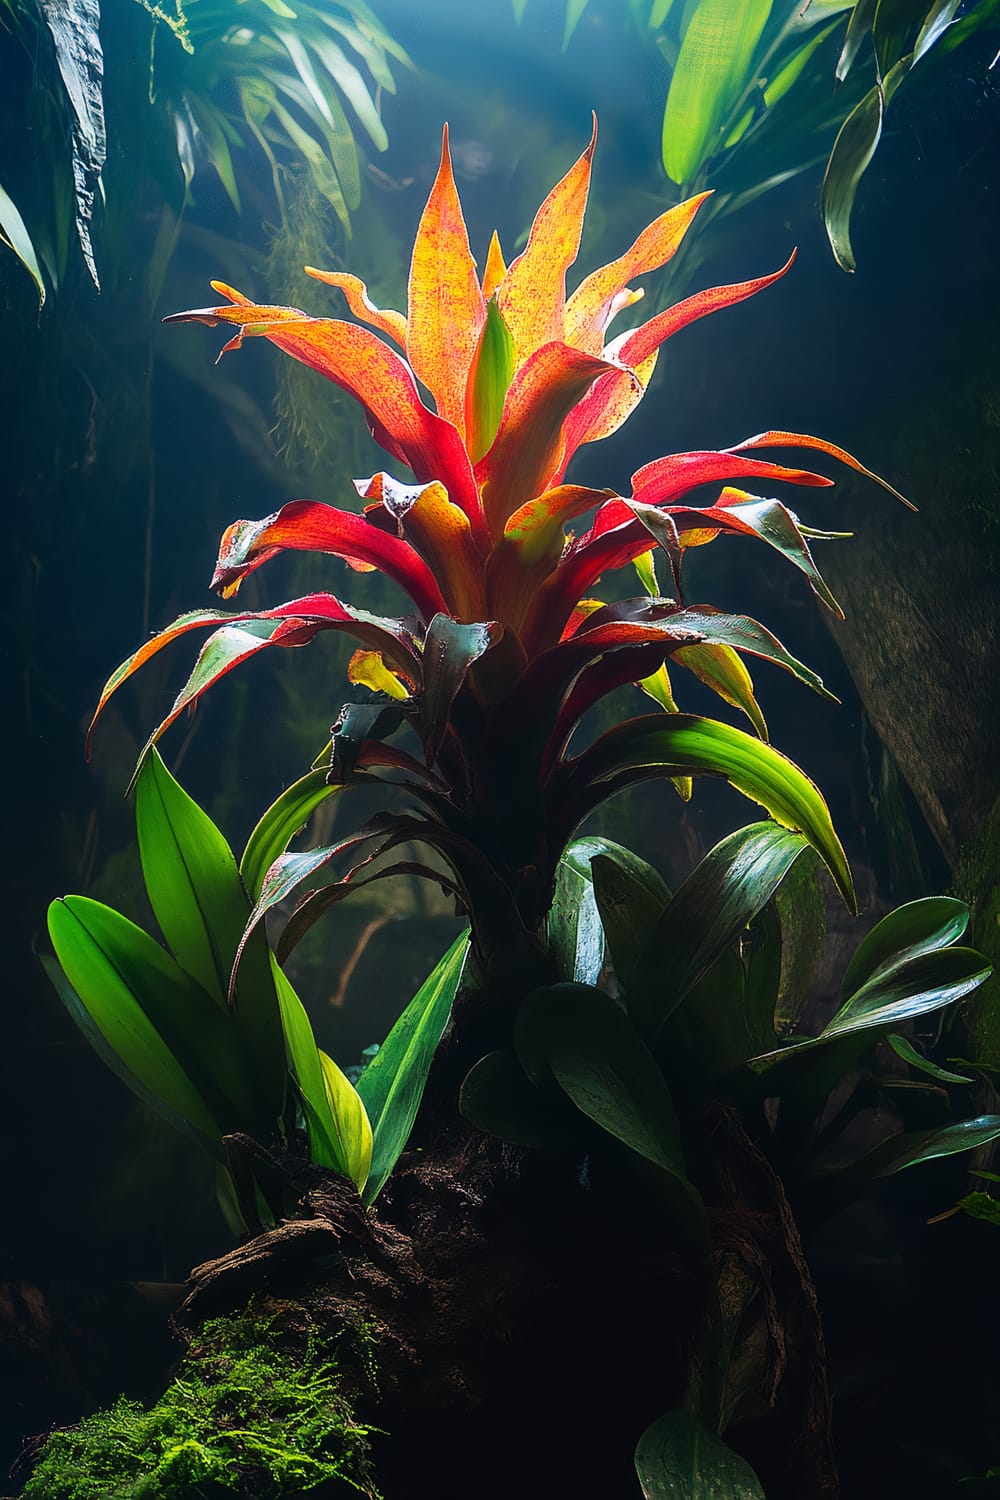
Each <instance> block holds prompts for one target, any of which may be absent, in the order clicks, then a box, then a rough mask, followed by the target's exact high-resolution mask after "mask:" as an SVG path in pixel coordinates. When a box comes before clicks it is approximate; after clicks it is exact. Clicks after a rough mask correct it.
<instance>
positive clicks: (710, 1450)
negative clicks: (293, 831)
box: [635, 1411, 764, 1500]
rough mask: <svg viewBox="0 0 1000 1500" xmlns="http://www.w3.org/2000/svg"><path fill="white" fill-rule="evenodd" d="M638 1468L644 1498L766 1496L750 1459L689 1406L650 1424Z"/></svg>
mask: <svg viewBox="0 0 1000 1500" xmlns="http://www.w3.org/2000/svg"><path fill="white" fill-rule="evenodd" d="M635 1469H636V1473H637V1474H638V1476H639V1483H640V1485H641V1486H642V1493H643V1495H644V1496H645V1500H764V1491H763V1490H762V1489H761V1486H760V1482H759V1480H758V1479H757V1476H756V1475H755V1474H754V1472H753V1470H752V1469H751V1467H750V1465H749V1464H748V1463H747V1462H746V1460H745V1459H742V1458H740V1457H739V1456H738V1455H737V1454H735V1453H734V1452H733V1451H732V1449H731V1448H727V1447H726V1445H725V1443H723V1442H722V1441H721V1440H720V1439H719V1438H717V1437H716V1435H715V1433H714V1432H712V1431H710V1429H709V1428H707V1427H706V1426H704V1424H703V1423H702V1422H700V1421H699V1420H698V1418H697V1417H696V1416H694V1415H693V1414H692V1413H691V1412H687V1411H672V1412H668V1413H667V1415H666V1416H665V1417H658V1418H657V1419H656V1421H655V1422H653V1423H651V1424H650V1426H649V1427H647V1428H646V1431H645V1432H644V1433H643V1435H642V1437H641V1438H640V1439H639V1442H638V1445H637V1447H636V1450H635Z"/></svg>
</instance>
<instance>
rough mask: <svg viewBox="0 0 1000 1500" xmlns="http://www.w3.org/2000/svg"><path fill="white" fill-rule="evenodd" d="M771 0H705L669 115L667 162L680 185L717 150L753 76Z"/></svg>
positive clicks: (680, 61) (685, 49)
mask: <svg viewBox="0 0 1000 1500" xmlns="http://www.w3.org/2000/svg"><path fill="white" fill-rule="evenodd" d="M770 13H771V0H701V4H700V5H699V6H698V8H697V10H696V11H695V12H694V15H693V16H692V18H691V22H690V24H689V26H688V29H687V32H686V33H685V36H684V40H683V42H682V43H681V50H680V54H679V56H678V58H677V66H676V68H675V69H674V75H673V78H672V79H671V81H670V91H669V93H668V94H667V107H666V110H665V112H664V116H663V166H664V169H665V171H666V173H667V176H668V177H669V178H670V180H671V181H672V182H675V183H677V185H678V186H679V187H680V186H682V185H683V184H684V183H687V182H690V181H691V179H692V178H693V177H694V176H695V173H696V172H697V171H698V169H699V168H700V167H701V166H702V164H703V163H704V161H705V160H706V158H707V157H709V156H711V154H712V152H713V151H714V150H715V149H716V146H717V144H718V138H719V129H720V127H721V125H722V122H723V120H724V118H725V115H726V111H727V110H728V109H730V108H731V106H732V105H733V104H734V103H735V102H736V99H737V98H738V96H739V95H740V93H741V92H742V90H743V89H744V87H745V86H746V84H747V83H748V82H749V80H750V76H751V69H752V66H753V61H754V54H755V52H756V50H757V43H758V42H759V41H760V37H761V33H762V32H763V30H764V27H765V26H766V24H767V20H768V17H769V16H770Z"/></svg>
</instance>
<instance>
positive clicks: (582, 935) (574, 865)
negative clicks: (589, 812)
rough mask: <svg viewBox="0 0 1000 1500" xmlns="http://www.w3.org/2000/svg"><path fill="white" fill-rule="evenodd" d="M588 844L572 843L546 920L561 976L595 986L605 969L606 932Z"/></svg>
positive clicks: (560, 868)
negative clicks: (600, 913) (598, 905)
mask: <svg viewBox="0 0 1000 1500" xmlns="http://www.w3.org/2000/svg"><path fill="white" fill-rule="evenodd" d="M589 845H590V841H589V840H587V839H580V840H579V841H578V842H577V843H574V844H570V845H569V847H568V848H567V850H566V852H565V853H564V854H563V857H562V859H561V860H560V861H559V864H558V867H557V869H556V887H555V892H554V895H553V898H552V905H551V907H550V908H549V914H548V918H547V921H546V932H547V936H548V941H549V947H550V948H551V950H552V953H553V954H554V956H555V960H556V964H557V966H558V971H559V974H560V976H561V977H562V978H564V979H575V980H576V981H577V982H578V983H579V984H596V983H597V981H598V979H599V978H600V976H601V970H602V969H603V967H604V929H603V927H602V926H601V918H600V915H599V914H598V910H597V901H596V899H595V897H594V882H593V878H592V876H591V873H590V857H591V851H590V847H589Z"/></svg>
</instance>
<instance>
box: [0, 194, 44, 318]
mask: <svg viewBox="0 0 1000 1500" xmlns="http://www.w3.org/2000/svg"><path fill="white" fill-rule="evenodd" d="M0 239H2V240H3V242H4V244H5V245H6V246H7V247H8V248H9V249H11V250H13V252H14V254H15V255H16V256H17V258H18V260H19V261H20V262H21V264H22V265H23V266H24V267H25V269H26V270H27V271H28V272H29V274H30V276H31V279H32V281H33V282H34V283H35V286H36V288H37V290H38V305H39V307H42V306H44V304H45V281H44V279H43V277H42V270H41V267H40V266H39V264H38V256H37V255H36V254H35V247H34V245H33V244H32V243H31V236H30V234H29V233H28V231H27V229H26V228H25V223H24V220H23V219H22V218H21V215H20V214H19V213H18V210H17V205H16V203H15V202H14V200H13V198H11V197H10V196H9V195H8V194H7V193H5V192H4V190H3V187H2V186H0Z"/></svg>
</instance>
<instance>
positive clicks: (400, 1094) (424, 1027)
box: [358, 932, 469, 1203]
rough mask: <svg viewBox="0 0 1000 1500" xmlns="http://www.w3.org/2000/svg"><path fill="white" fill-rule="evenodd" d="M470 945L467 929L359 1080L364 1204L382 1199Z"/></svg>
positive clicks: (406, 1136)
mask: <svg viewBox="0 0 1000 1500" xmlns="http://www.w3.org/2000/svg"><path fill="white" fill-rule="evenodd" d="M468 949H469V934H468V932H463V933H462V934H461V936H460V937H458V938H456V939H455V941H454V943H452V945H451V947H450V948H449V949H448V952H447V953H446V954H445V955H444V957H443V958H442V959H441V961H440V963H438V964H437V965H436V966H435V968H434V969H433V970H432V971H431V973H430V974H429V975H428V976H427V978H426V979H425V980H424V983H423V984H422V985H421V987H420V989H419V990H418V991H417V993H416V995H415V996H414V998H413V999H412V1000H411V1001H410V1003H409V1005H408V1006H407V1007H406V1009H405V1010H404V1011H403V1014H402V1015H401V1016H400V1018H399V1020H398V1021H397V1022H396V1024H395V1025H394V1026H393V1028H392V1030H391V1031H390V1032H389V1035H388V1036H387V1037H386V1039H385V1041H384V1042H383V1043H382V1046H381V1047H380V1048H379V1050H378V1051H377V1052H376V1054H375V1056H374V1057H373V1058H372V1060H371V1062H370V1063H369V1064H368V1066H367V1067H366V1068H365V1070H364V1072H363V1073H362V1075H361V1077H360V1078H359V1079H358V1093H359V1094H360V1095H361V1099H362V1102H363V1104H364V1106H365V1109H366V1110H367V1112H368V1118H369V1119H370V1120H371V1124H372V1131H373V1132H374V1142H375V1144H374V1148H373V1151H372V1162H371V1172H370V1174H369V1177H368V1182H367V1185H366V1187H365V1192H364V1200H365V1202H366V1203H373V1202H374V1201H375V1199H376V1198H377V1197H378V1194H379V1193H380V1192H381V1191H382V1188H383V1187H384V1186H385V1183H386V1181H387V1179H388V1177H389V1174H390V1172H391V1171H392V1169H393V1167H394V1166H395V1165H396V1162H397V1161H398V1160H399V1156H400V1153H401V1152H402V1151H403V1150H404V1148H405V1146H406V1142H407V1141H408V1139H409V1136H410V1131H411V1130H412V1128H413V1122H414V1120H415V1119H416V1117H417V1109H418V1108H419V1105H420V1100H421V1098H422V1096H423V1092H424V1084H425V1083H426V1081H427V1074H428V1072H429V1071H430V1066H431V1062H432V1060H433V1057H434V1053H435V1051H436V1050H437V1045H438V1042H439V1041H440V1040H441V1035H442V1033H443V1031H444V1028H445V1026H446V1025H447V1023H448V1017H449V1016H450V1015H451V1007H452V1005H453V1004H454V1000H455V994H456V992H457V990H458V986H459V984H460V983H461V979H462V970H463V968H464V966H465V958H466V954H467V953H468Z"/></svg>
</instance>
